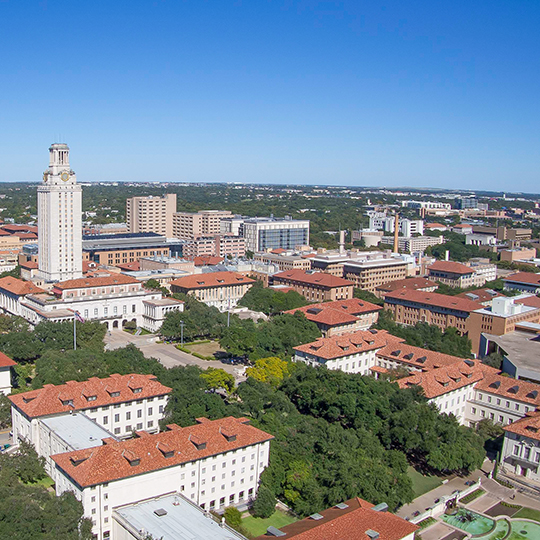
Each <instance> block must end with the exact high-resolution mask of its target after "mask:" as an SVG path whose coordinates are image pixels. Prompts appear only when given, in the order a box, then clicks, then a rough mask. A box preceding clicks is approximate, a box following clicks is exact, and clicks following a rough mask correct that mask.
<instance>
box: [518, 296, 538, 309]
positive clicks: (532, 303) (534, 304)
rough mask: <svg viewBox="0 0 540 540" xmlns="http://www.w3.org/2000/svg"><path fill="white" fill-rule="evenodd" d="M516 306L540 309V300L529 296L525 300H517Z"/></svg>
mask: <svg viewBox="0 0 540 540" xmlns="http://www.w3.org/2000/svg"><path fill="white" fill-rule="evenodd" d="M514 303H515V304H523V305H524V306H529V307H535V308H540V298H539V297H538V296H534V295H531V296H527V297H525V298H515V299H514Z"/></svg>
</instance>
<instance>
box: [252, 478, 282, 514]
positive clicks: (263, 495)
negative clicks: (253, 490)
mask: <svg viewBox="0 0 540 540" xmlns="http://www.w3.org/2000/svg"><path fill="white" fill-rule="evenodd" d="M275 510H276V497H275V496H274V494H273V493H272V492H271V491H270V489H269V488H267V487H266V486H264V485H261V486H259V491H258V493H257V498H256V499H255V501H254V502H253V507H252V510H251V511H252V514H253V515H254V516H255V517H259V518H269V517H270V516H271V515H272V514H273V513H274V512H275Z"/></svg>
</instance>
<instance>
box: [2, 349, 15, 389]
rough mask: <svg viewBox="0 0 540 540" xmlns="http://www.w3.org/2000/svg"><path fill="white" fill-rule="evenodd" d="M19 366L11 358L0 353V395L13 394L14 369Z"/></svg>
mask: <svg viewBox="0 0 540 540" xmlns="http://www.w3.org/2000/svg"><path fill="white" fill-rule="evenodd" d="M16 365H17V362H14V361H13V360H12V359H11V358H10V357H9V356H6V355H5V354H4V353H0V394H4V395H6V396H7V395H8V394H11V380H12V377H13V373H12V371H11V370H12V369H13V368H14V367H15V366H16Z"/></svg>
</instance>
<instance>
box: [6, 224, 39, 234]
mask: <svg viewBox="0 0 540 540" xmlns="http://www.w3.org/2000/svg"><path fill="white" fill-rule="evenodd" d="M2 230H4V231H7V232H9V233H15V232H21V231H23V232H29V233H36V234H37V232H38V228H37V227H36V226H35V225H14V224H7V225H2Z"/></svg>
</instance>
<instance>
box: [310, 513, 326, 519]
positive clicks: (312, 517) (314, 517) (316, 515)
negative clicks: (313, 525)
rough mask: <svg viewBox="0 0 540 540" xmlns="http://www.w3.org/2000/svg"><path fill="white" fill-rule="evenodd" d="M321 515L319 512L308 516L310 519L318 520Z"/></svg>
mask: <svg viewBox="0 0 540 540" xmlns="http://www.w3.org/2000/svg"><path fill="white" fill-rule="evenodd" d="M323 517H324V516H322V515H321V514H319V513H315V514H311V516H309V518H310V519H314V520H315V521H319V519H322V518H323Z"/></svg>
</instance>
